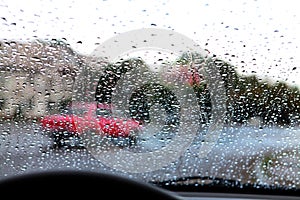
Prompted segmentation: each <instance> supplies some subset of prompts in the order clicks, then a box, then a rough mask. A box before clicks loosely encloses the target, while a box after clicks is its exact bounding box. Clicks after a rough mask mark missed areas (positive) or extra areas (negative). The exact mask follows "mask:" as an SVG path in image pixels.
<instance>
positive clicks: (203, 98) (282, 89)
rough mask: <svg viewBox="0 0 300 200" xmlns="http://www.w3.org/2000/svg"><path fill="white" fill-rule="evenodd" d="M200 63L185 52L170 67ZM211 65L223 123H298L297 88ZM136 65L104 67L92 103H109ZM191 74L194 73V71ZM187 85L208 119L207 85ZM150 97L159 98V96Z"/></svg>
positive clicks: (226, 65) (131, 62)
mask: <svg viewBox="0 0 300 200" xmlns="http://www.w3.org/2000/svg"><path fill="white" fill-rule="evenodd" d="M203 62H205V59H204V58H203V57H201V55H199V54H188V53H185V54H183V55H182V56H181V57H179V58H178V60H176V61H175V62H174V63H173V64H175V65H182V66H187V67H191V66H192V67H194V68H195V69H197V67H198V66H197V63H201V64H203ZM214 64H215V65H216V66H217V68H218V69H219V72H220V75H221V77H222V79H223V81H224V87H225V90H226V94H227V119H226V120H227V122H228V123H239V124H244V123H247V122H248V120H249V119H251V118H252V117H259V118H260V119H261V121H262V122H263V123H264V124H266V125H272V124H273V125H292V124H298V123H299V122H298V121H299V118H298V117H299V113H300V101H299V100H300V91H299V89H298V88H297V87H292V86H289V85H288V84H287V83H285V82H280V81H278V82H276V83H270V82H268V81H266V80H262V79H259V78H258V77H257V76H255V75H248V76H242V75H240V74H238V73H237V71H236V69H235V67H234V66H233V65H231V64H230V63H227V62H225V61H223V60H221V59H214ZM137 65H145V62H144V61H142V60H141V59H129V60H124V61H122V62H119V63H116V64H110V65H108V66H107V67H106V69H105V70H104V73H103V75H102V76H101V77H100V78H99V82H98V86H97V91H96V100H97V101H98V102H103V103H104V102H105V103H111V93H112V91H113V89H114V87H115V85H116V83H117V81H118V80H119V79H120V77H121V75H122V74H123V73H126V72H127V71H128V70H131V69H132V68H134V67H135V66H137ZM195 72H196V73H198V71H195ZM193 76H194V73H193ZM201 78H203V77H201ZM187 83H188V84H191V86H192V87H193V89H194V91H195V94H196V96H197V97H198V100H199V102H198V103H199V105H200V108H201V113H202V115H203V117H202V118H206V119H207V118H209V116H210V111H211V106H212V105H211V101H210V91H209V90H208V87H207V83H206V82H205V81H200V82H199V81H194V82H189V81H187ZM151 88H152V89H153V85H148V87H144V88H143V90H139V91H136V92H135V94H143V95H144V94H145V93H147V92H149V91H151ZM162 95H163V93H162ZM144 96H145V95H144ZM154 96H156V97H157V98H162V96H157V95H154ZM141 99H143V98H141ZM143 103H145V102H143ZM140 105H142V104H140Z"/></svg>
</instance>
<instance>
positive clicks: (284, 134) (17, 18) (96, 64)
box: [0, 0, 300, 193]
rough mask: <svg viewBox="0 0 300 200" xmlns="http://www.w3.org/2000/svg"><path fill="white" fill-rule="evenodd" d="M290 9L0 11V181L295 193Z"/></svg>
mask: <svg viewBox="0 0 300 200" xmlns="http://www.w3.org/2000/svg"><path fill="white" fill-rule="evenodd" d="M297 3H298V1H292V0H286V1H268V0H262V1H246V0H242V1H234V0H232V1H231V0H225V1H216V0H212V1H196V0H195V1H194V0H193V1H154V2H153V1H134V0H133V1H131V0H129V1H114V0H112V1H96V0H95V1H93V0H92V1H69V0H67V1H57V0H52V1H50V0H49V1H48V0H46V1H14V0H9V1H6V0H4V1H0V30H1V35H0V137H1V138H0V141H1V142H0V155H1V157H0V159H1V160H0V163H1V164H0V180H1V179H2V178H4V177H10V176H14V175H19V174H23V173H27V172H35V171H40V170H42V171H47V170H52V169H80V170H86V171H95V172H100V171H101V172H103V171H105V172H107V173H112V174H117V175H122V176H125V177H129V178H131V179H137V180H141V181H143V182H147V183H151V184H154V185H156V186H157V187H160V188H166V189H168V190H175V188H173V186H174V185H175V186H182V185H185V186H187V185H188V186H193V187H195V186H199V187H200V186H203V187H204V186H207V185H208V184H217V185H220V187H227V190H228V191H230V190H231V189H230V188H233V187H236V188H239V189H240V190H241V191H243V188H247V187H253V188H261V187H267V188H271V189H270V190H272V189H273V190H275V189H276V188H284V189H285V190H288V191H294V190H297V189H300V152H299V149H300V146H299V144H300V128H299V125H300V87H299V86H300V79H299V78H300V67H299V62H300V37H299V35H300V15H299V10H298V9H299V8H298V6H297V5H298V4H297ZM72 103H76V104H73V105H77V107H70V105H72ZM61 113H63V114H65V115H69V114H70V116H71V114H75V115H83V114H87V115H86V116H87V117H86V118H75V117H74V116H73V115H72V116H71V117H70V118H68V117H62V116H60V115H59V114H61ZM89 113H92V114H89ZM221 183H222V184H221ZM229 184H230V185H231V186H232V187H228V185H229ZM241 185H243V187H242V186H241ZM246 186H247V187H246ZM228 188H229V189H228ZM180 190H182V191H185V190H186V191H190V189H189V188H185V187H181V188H180ZM254 193H255V192H254Z"/></svg>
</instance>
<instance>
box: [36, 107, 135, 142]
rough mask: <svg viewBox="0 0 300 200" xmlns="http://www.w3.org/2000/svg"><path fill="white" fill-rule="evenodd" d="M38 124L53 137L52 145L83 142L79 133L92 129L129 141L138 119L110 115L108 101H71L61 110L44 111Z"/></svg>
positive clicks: (132, 137) (132, 136)
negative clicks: (59, 111)
mask: <svg viewBox="0 0 300 200" xmlns="http://www.w3.org/2000/svg"><path fill="white" fill-rule="evenodd" d="M40 122H41V126H42V127H43V128H44V130H46V131H48V132H49V133H50V134H51V136H52V137H53V138H54V146H55V147H61V146H77V147H78V146H79V147H81V146H82V143H81V141H80V136H81V135H82V134H84V133H86V132H87V131H93V132H95V133H96V134H99V135H101V136H107V137H109V138H111V139H112V140H113V141H119V140H115V139H117V138H121V139H127V140H128V142H129V143H128V144H133V143H134V142H135V140H136V133H138V132H139V131H140V129H141V124H140V122H139V121H137V120H134V119H127V118H119V117H114V116H113V115H112V106H111V105H110V104H99V103H98V104H97V103H96V102H95V103H72V104H71V106H69V107H68V108H67V109H66V110H65V111H64V112H63V113H60V114H53V115H46V116H44V117H43V118H42V119H41V120H40Z"/></svg>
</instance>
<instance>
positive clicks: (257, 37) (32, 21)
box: [0, 0, 300, 86]
mask: <svg viewBox="0 0 300 200" xmlns="http://www.w3.org/2000/svg"><path fill="white" fill-rule="evenodd" d="M298 2H299V3H298ZM299 7H300V1H297V0H295V1H292V0H284V1H275V0H274V1H267V0H261V1H249V0H243V1H241V0H236V1H230V0H219V1H217V0H212V1H208V0H207V1H201V0H195V1H192V0H191V1H189V0H185V1H182V0H179V1H146V0H145V1H141V0H140V1H134V0H132V1H118V0H111V1H96V0H95V1H93V0H84V1H69V0H66V1H64V0H52V1H17V0H16V1H15V0H7V1H1V0H0V30H1V32H0V33H1V34H0V39H21V40H28V39H29V40H32V39H35V38H42V39H47V38H48V39H51V38H66V39H67V41H68V43H70V45H71V47H72V48H73V49H74V50H76V51H78V52H79V53H82V54H90V53H92V51H93V50H94V49H95V48H96V47H97V46H98V45H99V44H101V43H102V42H104V41H105V40H106V39H109V38H110V37H112V36H114V35H116V34H118V33H122V32H125V31H130V30H133V29H139V28H145V27H146V28H147V27H152V28H154V27H156V28H165V29H172V30H174V31H176V32H178V33H181V34H184V35H186V36H187V37H190V38H192V39H194V40H195V42H197V43H198V44H200V45H201V46H202V48H204V49H208V50H209V51H210V52H211V54H216V55H217V56H218V57H219V58H222V59H224V60H226V61H229V62H231V63H232V64H234V65H235V66H237V67H238V70H239V71H240V72H242V70H246V72H251V71H257V72H258V74H259V75H261V76H269V77H270V78H271V79H276V80H278V79H281V80H287V81H288V82H289V83H291V84H297V85H299V86H300V74H299V73H300V66H299V63H300V15H299V14H298V13H299ZM14 23H16V24H15V25H14ZM151 24H155V25H156V26H153V25H151ZM78 41H81V42H82V44H81V43H77V42H78ZM233 56H234V57H233ZM294 67H297V69H296V70H292V69H293V68H294Z"/></svg>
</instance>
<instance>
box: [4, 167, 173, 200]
mask: <svg viewBox="0 0 300 200" xmlns="http://www.w3.org/2000/svg"><path fill="white" fill-rule="evenodd" d="M0 192H1V194H2V195H5V194H8V195H10V197H12V196H14V195H17V196H21V197H23V198H26V197H39V198H43V196H45V197H51V196H53V197H59V198H62V197H68V198H70V197H74V198H78V197H79V196H81V195H83V196H84V197H85V198H86V197H93V198H95V197H97V196H98V197H99V198H100V197H101V199H103V197H105V199H106V198H107V199H114V198H116V197H121V198H123V199H127V198H130V199H143V198H147V199H148V198H153V199H165V200H176V199H178V198H177V197H176V196H175V195H174V194H172V192H169V191H165V190H164V189H161V188H158V187H156V186H154V185H150V184H147V183H145V182H142V181H137V180H133V179H130V178H127V177H125V176H119V175H115V174H110V173H105V172H90V171H81V170H52V171H41V172H40V171H39V172H30V173H24V174H21V175H14V176H11V177H7V178H4V179H2V180H1V181H0Z"/></svg>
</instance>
